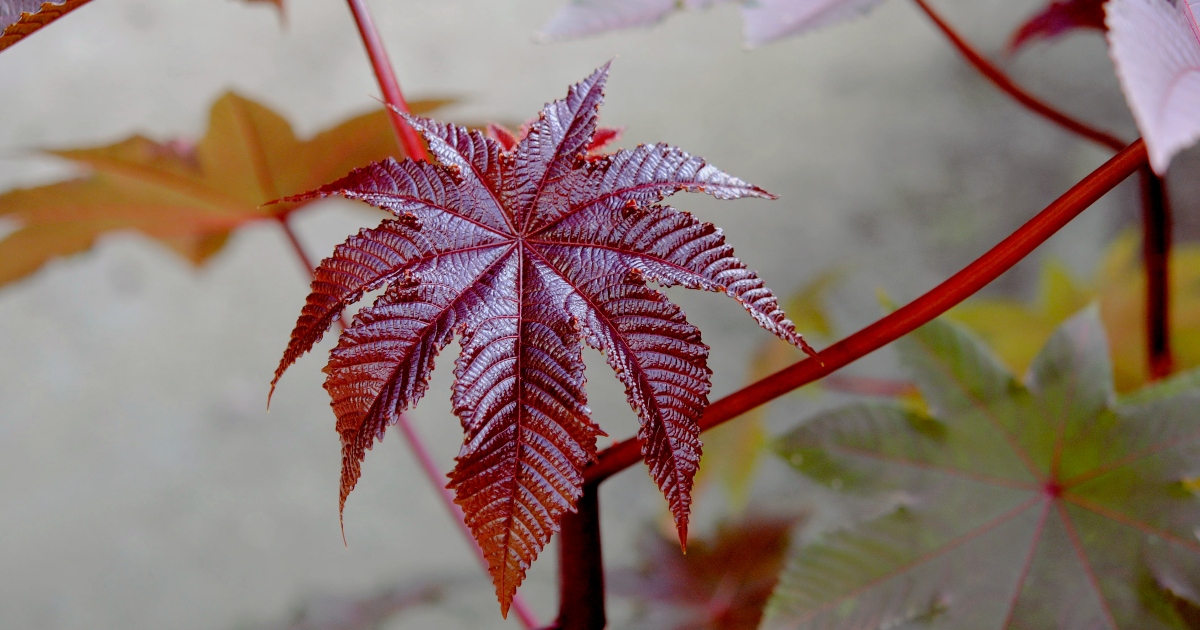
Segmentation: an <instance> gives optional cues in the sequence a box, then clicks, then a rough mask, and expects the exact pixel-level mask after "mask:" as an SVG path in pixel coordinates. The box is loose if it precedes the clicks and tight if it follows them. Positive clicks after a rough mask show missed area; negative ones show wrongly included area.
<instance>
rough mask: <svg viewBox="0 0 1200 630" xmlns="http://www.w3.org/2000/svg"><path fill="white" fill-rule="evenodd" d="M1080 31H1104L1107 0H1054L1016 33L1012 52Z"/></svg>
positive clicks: (1010, 42)
mask: <svg viewBox="0 0 1200 630" xmlns="http://www.w3.org/2000/svg"><path fill="white" fill-rule="evenodd" d="M1078 28H1084V29H1093V30H1097V31H1103V30H1105V26H1104V0H1054V1H1053V2H1051V3H1050V4H1048V5H1046V7H1045V8H1044V9H1042V10H1041V11H1039V12H1037V13H1036V14H1034V15H1033V16H1031V17H1030V18H1029V19H1028V20H1026V21H1025V22H1024V23H1023V24H1021V26H1019V27H1017V30H1016V31H1014V32H1013V35H1012V39H1010V40H1009V42H1008V50H1009V52H1016V51H1017V50H1019V49H1020V48H1021V47H1023V46H1025V45H1026V44H1028V43H1030V42H1033V41H1036V40H1039V39H1053V38H1055V37H1058V36H1060V35H1063V34H1065V33H1068V32H1070V31H1073V30H1075V29H1078Z"/></svg>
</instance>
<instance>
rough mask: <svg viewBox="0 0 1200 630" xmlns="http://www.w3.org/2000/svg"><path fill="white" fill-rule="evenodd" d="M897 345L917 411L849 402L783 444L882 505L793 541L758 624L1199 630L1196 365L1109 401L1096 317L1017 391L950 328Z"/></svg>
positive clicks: (1057, 339) (979, 347)
mask: <svg viewBox="0 0 1200 630" xmlns="http://www.w3.org/2000/svg"><path fill="white" fill-rule="evenodd" d="M898 349H899V352H900V355H901V358H902V360H903V362H904V364H905V365H906V366H907V368H908V369H909V371H910V372H911V375H912V377H913V379H914V380H915V381H916V382H917V384H918V386H919V387H920V389H921V391H922V393H923V395H924V397H925V399H926V400H927V401H928V403H929V406H930V414H929V415H925V414H921V413H918V412H914V411H912V410H911V409H907V408H905V407H902V406H900V405H897V404H859V405H854V406H851V407H847V408H843V409H840V410H836V411H832V412H829V413H826V414H824V415H822V416H820V417H817V418H815V419H813V420H812V421H810V422H808V423H806V424H804V425H802V426H801V427H799V428H797V429H796V430H794V431H793V432H791V433H790V434H788V435H787V436H785V437H784V438H783V439H782V440H781V442H780V444H779V448H780V451H781V453H782V455H783V456H784V457H785V458H786V459H787V460H788V461H789V462H791V463H792V465H793V466H795V467H796V468H797V469H799V470H800V471H801V472H803V473H804V474H806V475H808V476H810V477H812V478H814V479H816V480H818V481H820V482H823V483H825V484H828V485H830V486H831V487H834V488H840V489H843V490H845V491H848V492H856V493H872V494H879V495H882V496H884V497H888V498H890V499H891V500H892V501H893V502H894V503H895V505H896V507H895V509H894V510H892V511H891V512H889V513H887V514H886V515H884V516H883V517H881V518H878V519H876V520H873V521H870V522H868V523H866V524H863V525H860V526H858V527H855V528H853V529H850V530H847V531H843V532H839V533H835V534H833V535H830V536H827V537H825V538H824V539H822V540H820V541H818V542H816V543H814V544H812V545H809V546H807V547H804V548H802V549H800V550H798V551H797V552H796V553H795V554H794V556H793V557H792V559H791V560H790V561H789V565H788V568H787V569H786V570H785V572H784V574H783V576H782V578H781V580H780V584H779V586H778V587H777V589H776V591H775V593H774V595H773V596H772V600H771V602H770V604H769V606H768V611H767V619H766V621H765V622H764V627H766V628H823V629H834V628H856V629H863V628H897V627H937V628H972V629H973V628H1039V629H1042V628H1112V629H1115V628H1188V627H1194V626H1191V625H1189V620H1194V619H1195V618H1196V617H1195V613H1196V610H1197V602H1200V543H1198V542H1197V526H1198V525H1200V500H1198V499H1197V497H1196V496H1195V495H1194V494H1193V490H1194V489H1195V488H1196V483H1195V479H1196V476H1197V473H1200V414H1197V413H1196V410H1197V409H1198V408H1200V372H1197V373H1189V374H1185V375H1181V376H1179V377H1177V378H1176V379H1174V380H1171V381H1168V382H1165V383H1161V384H1158V385H1154V386H1151V387H1149V388H1145V389H1143V390H1141V391H1139V392H1137V393H1136V394H1134V395H1132V396H1128V397H1125V398H1118V397H1117V396H1116V394H1115V392H1114V388H1113V384H1112V382H1113V381H1112V367H1111V363H1110V360H1109V348H1108V344H1107V341H1106V339H1105V334H1104V328H1103V326H1102V325H1101V323H1100V319H1099V315H1098V313H1097V311H1096V309H1094V308H1093V309H1088V310H1086V311H1084V312H1083V313H1082V314H1081V315H1077V316H1075V317H1074V318H1072V319H1070V320H1069V321H1068V322H1067V323H1066V324H1064V325H1063V326H1062V327H1061V328H1059V329H1058V331H1057V332H1056V333H1055V334H1054V335H1053V336H1052V337H1051V339H1050V341H1049V342H1048V343H1047V344H1046V345H1045V347H1043V348H1042V351H1041V352H1040V353H1039V354H1038V356H1037V357H1036V358H1035V359H1034V360H1033V364H1032V366H1031V367H1030V369H1029V373H1028V375H1027V376H1026V378H1025V380H1024V382H1021V381H1018V380H1017V379H1016V377H1014V376H1013V375H1012V374H1011V373H1009V372H1008V370H1007V369H1006V368H1005V367H1003V366H1002V364H1001V363H1000V362H999V360H998V359H997V358H996V357H995V356H994V355H993V354H992V353H991V352H990V350H988V348H986V347H985V346H984V345H983V344H982V343H981V342H980V341H979V340H978V339H976V338H975V337H974V336H973V335H972V334H970V333H968V332H966V331H964V330H963V329H961V328H959V327H957V326H956V325H952V324H949V323H946V322H933V323H931V324H928V325H926V326H924V327H923V328H921V329H920V330H918V331H917V332H915V333H913V334H912V335H910V336H908V337H906V338H905V339H903V340H902V341H901V342H899V343H898Z"/></svg>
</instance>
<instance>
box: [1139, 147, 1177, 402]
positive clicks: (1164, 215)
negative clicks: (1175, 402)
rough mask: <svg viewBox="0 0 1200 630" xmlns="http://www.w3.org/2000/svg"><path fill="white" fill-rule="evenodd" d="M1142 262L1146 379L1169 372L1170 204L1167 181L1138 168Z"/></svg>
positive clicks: (1173, 360)
mask: <svg viewBox="0 0 1200 630" xmlns="http://www.w3.org/2000/svg"><path fill="white" fill-rule="evenodd" d="M1142 261H1143V264H1144V265H1145V267H1146V344H1147V346H1146V350H1147V360H1148V361H1149V365H1150V378H1151V379H1153V380H1158V379H1160V378H1163V377H1164V376H1167V375H1169V374H1170V373H1171V370H1172V368H1173V367H1174V364H1175V358H1174V355H1173V353H1172V352H1171V329H1170V326H1171V317H1170V313H1171V286H1170V278H1171V275H1170V262H1171V203H1170V198H1169V197H1168V195H1167V182H1166V181H1165V180H1163V179H1162V178H1161V177H1159V176H1158V175H1155V174H1154V171H1152V170H1150V169H1149V168H1143V169H1142Z"/></svg>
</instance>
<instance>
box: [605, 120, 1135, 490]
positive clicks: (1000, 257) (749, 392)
mask: <svg viewBox="0 0 1200 630" xmlns="http://www.w3.org/2000/svg"><path fill="white" fill-rule="evenodd" d="M1146 164H1147V162H1146V145H1145V144H1144V143H1143V142H1142V141H1141V140H1140V139H1139V140H1137V141H1135V142H1134V143H1133V144H1131V145H1129V146H1128V147H1126V148H1125V149H1124V150H1122V151H1121V152H1120V153H1118V154H1117V155H1115V156H1114V157H1113V158H1112V159H1110V160H1109V161H1108V162H1105V163H1104V165H1103V166H1101V167H1100V168H1098V169H1096V170H1095V171H1093V172H1092V173H1091V174H1090V175H1088V176H1087V177H1085V178H1084V179H1083V181H1081V182H1079V183H1078V184H1076V185H1075V186H1074V187H1072V188H1071V190H1069V191H1067V193H1066V194H1064V195H1063V196H1061V197H1059V198H1058V199H1057V200H1055V201H1054V203H1052V204H1050V205H1049V206H1047V207H1046V209H1045V210H1042V211H1041V212H1040V213H1038V215H1037V216H1035V217H1034V218H1033V219H1031V220H1029V222H1028V223H1026V224H1025V225H1022V226H1021V227H1020V228H1019V229H1018V230H1017V231H1016V232H1013V233H1012V234H1011V235H1010V236H1009V237H1008V238H1006V239H1004V240H1003V241H1001V242H1000V244H999V245H996V246H995V247H993V248H992V249H991V250H989V251H988V252H987V253H986V254H984V255H983V256H981V257H980V258H979V259H977V260H975V262H973V263H971V264H970V265H967V267H966V268H964V269H963V270H962V271H959V272H958V273H956V274H954V275H953V276H951V277H950V279H948V280H946V281H945V282H943V283H941V284H939V285H938V286H936V287H934V288H933V290H931V291H929V292H928V293H926V294H925V295H922V296H921V297H919V298H917V299H916V300H914V301H912V302H911V303H909V304H907V305H905V306H903V307H901V308H900V309H898V310H896V311H895V312H893V313H892V314H890V315H888V316H886V317H884V318H883V319H880V320H879V321H877V322H875V323H874V324H871V325H870V326H867V327H866V328H864V329H862V330H860V331H858V332H857V333H854V334H853V335H850V336H849V337H847V338H845V339H843V340H842V341H839V342H838V343H835V344H833V345H832V346H830V347H829V348H827V349H825V350H824V351H823V352H821V353H820V357H821V361H822V362H823V363H819V362H817V361H815V360H813V359H806V360H804V361H800V362H799V363H796V364H794V365H792V366H790V367H787V368H784V369H783V370H780V371H779V372H776V373H775V374H772V375H771V376H768V377H766V378H764V379H762V380H759V381H757V382H755V383H752V384H750V385H748V386H746V387H744V388H742V389H741V390H738V391H736V392H734V393H733V394H730V395H729V396H726V397H724V398H722V399H720V400H718V401H716V402H714V403H712V404H711V405H709V407H708V409H707V410H706V411H705V412H704V417H702V418H701V419H700V428H701V429H702V430H708V429H711V428H713V427H715V426H717V425H719V424H721V423H723V422H726V421H728V420H731V419H733V418H736V417H737V416H739V415H741V414H743V413H746V412H747V411H749V410H751V409H753V408H755V407H757V406H759V405H761V404H764V403H766V402H769V401H771V400H774V399H776V398H778V397H780V396H782V395H784V394H786V393H788V392H790V391H792V390H794V389H796V388H798V387H800V386H802V385H806V384H808V383H811V382H813V381H815V380H817V379H819V378H821V377H823V376H825V375H827V374H830V373H832V372H834V371H836V370H838V369H841V368H842V367H845V366H846V365H848V364H850V363H852V362H854V361H856V360H858V359H860V358H862V357H864V356H866V355H868V354H870V353H872V352H874V351H876V350H878V349H879V348H882V347H883V346H885V345H887V344H889V343H891V342H893V341H895V340H897V339H899V338H900V337H903V336H904V335H906V334H908V333H910V332H912V331H914V330H916V329H917V328H920V327H921V326H923V325H925V324H926V323H928V322H930V321H932V320H933V319H934V318H936V317H938V316H939V315H941V314H942V313H945V312H946V311H948V310H950V308H952V307H954V306H955V305H957V304H959V303H960V302H962V301H963V300H965V299H967V298H968V297H970V296H971V295H972V294H974V293H975V292H976V291H978V290H979V289H981V288H983V287H984V286H985V285H987V284H988V283H990V282H991V281H992V280H995V279H996V278H997V277H999V276H1000V274H1002V273H1004V272H1005V271H1008V270H1009V269H1011V268H1012V267H1013V265H1015V264H1017V263H1018V262H1020V261H1021V259H1022V258H1024V257H1025V256H1027V255H1029V253H1030V252H1032V251H1033V250H1034V249H1035V248H1037V247H1038V246H1039V245H1041V244H1042V243H1044V242H1046V239H1048V238H1050V237H1051V236H1053V235H1054V233H1055V232H1058V230H1059V229H1061V228H1062V227H1063V226H1064V225H1066V224H1067V223H1068V222H1070V221H1071V219H1074V218H1075V217H1076V216H1078V215H1079V214H1080V213H1081V212H1083V211H1084V210H1086V209H1087V208H1088V207H1089V206H1091V205H1092V204H1093V203H1095V202H1096V200H1097V199H1099V198H1100V197H1103V196H1104V195H1105V193H1107V192H1108V191H1110V190H1112V189H1113V188H1115V187H1116V186H1117V184H1119V183H1121V182H1122V181H1124V180H1125V179H1126V178H1127V177H1129V176H1130V175H1132V174H1133V173H1134V172H1135V171H1137V170H1138V169H1139V168H1142V167H1143V166H1145V165H1146ZM641 458H642V455H641V444H640V443H639V441H638V440H637V439H636V438H631V439H628V440H625V441H624V442H620V443H618V444H614V445H613V446H610V447H609V448H607V449H604V451H602V452H601V453H600V455H599V458H598V460H597V461H596V463H594V464H593V465H591V466H589V467H588V468H587V469H586V470H585V471H584V479H585V483H588V484H598V483H600V482H601V481H604V480H605V479H607V478H608V477H611V476H612V475H614V474H616V473H618V472H620V471H622V470H624V469H626V468H628V467H630V466H632V465H633V464H636V463H637V462H638V461H639V460H641Z"/></svg>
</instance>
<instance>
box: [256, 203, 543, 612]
mask: <svg viewBox="0 0 1200 630" xmlns="http://www.w3.org/2000/svg"><path fill="white" fill-rule="evenodd" d="M279 224H280V225H281V226H283V232H284V234H286V235H287V238H288V242H290V243H291V245H292V249H293V250H294V251H295V253H296V257H297V258H299V259H300V262H301V263H302V264H303V265H304V268H305V269H307V270H308V273H309V274H310V276H311V275H312V274H313V273H314V272H315V270H316V268H315V267H313V264H312V262H310V260H309V258H308V254H307V253H305V251H304V246H303V245H302V244H301V243H300V239H299V237H297V235H296V231H295V230H293V229H292V226H291V225H290V224H289V223H288V220H287V218H286V217H281V218H280V219H279ZM343 320H345V317H340V318H338V319H337V320H336V323H337V325H338V327H339V328H341V329H345V323H344V321H343ZM396 425H397V426H399V427H400V432H401V433H403V434H404V441H405V442H406V443H407V444H408V447H409V449H410V450H412V453H413V456H414V457H416V458H417V463H418V464H419V465H420V466H421V472H423V473H424V474H425V478H426V480H428V481H429V485H430V487H432V488H433V489H434V491H435V492H437V495H438V498H439V499H441V502H442V505H443V506H445V508H446V511H447V512H449V513H450V520H452V521H454V524H455V525H457V526H458V530H459V533H461V534H462V535H463V537H464V538H466V540H467V544H468V545H470V546H471V549H474V550H475V555H476V557H477V558H479V561H480V563H481V564H482V565H483V570H484V572H485V573H486V572H487V571H488V563H487V559H486V558H485V557H484V556H483V551H482V550H481V549H480V548H479V544H478V543H476V542H475V537H474V536H473V535H472V534H471V530H470V529H468V528H467V524H466V522H465V521H464V520H463V512H462V509H461V508H459V507H458V504H457V503H455V502H454V494H453V493H452V492H451V491H450V490H449V489H448V488H446V483H445V475H443V474H442V472H441V470H440V469H439V468H438V466H437V463H436V462H435V461H434V459H433V454H432V453H430V451H429V449H428V448H427V447H426V446H425V442H424V441H423V440H421V436H420V435H418V434H417V430H416V429H415V428H414V427H413V426H412V423H411V422H409V420H408V417H407V416H405V415H404V414H400V415H399V416H398V417H397V419H396ZM510 610H512V611H513V613H514V614H516V616H517V620H518V621H520V622H521V625H522V626H524V627H525V628H526V630H534V629H535V628H539V627H540V625H539V624H538V620H537V617H536V616H535V615H534V614H533V609H531V608H530V607H529V604H526V603H525V600H523V599H521V597H520V596H519V595H514V596H513V601H512V606H511V608H510Z"/></svg>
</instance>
